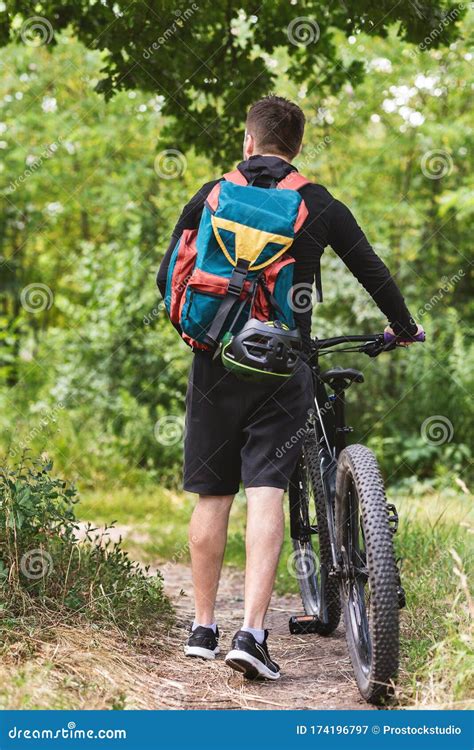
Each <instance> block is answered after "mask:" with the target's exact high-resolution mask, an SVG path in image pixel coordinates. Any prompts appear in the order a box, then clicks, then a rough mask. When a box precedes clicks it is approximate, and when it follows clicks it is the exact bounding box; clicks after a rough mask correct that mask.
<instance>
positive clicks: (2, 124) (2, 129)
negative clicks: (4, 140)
mask: <svg viewBox="0 0 474 750" xmlns="http://www.w3.org/2000/svg"><path fill="white" fill-rule="evenodd" d="M7 129H8V128H7V123H6V122H0V133H5V132H6V130H7Z"/></svg>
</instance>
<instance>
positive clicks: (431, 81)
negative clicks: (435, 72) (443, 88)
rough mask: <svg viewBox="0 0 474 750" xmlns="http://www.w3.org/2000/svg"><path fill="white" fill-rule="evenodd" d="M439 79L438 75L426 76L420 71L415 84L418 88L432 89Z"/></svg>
mask: <svg viewBox="0 0 474 750" xmlns="http://www.w3.org/2000/svg"><path fill="white" fill-rule="evenodd" d="M438 81H439V78H438V77H435V76H425V75H423V73H419V74H418V75H417V76H416V78H415V86H416V88H417V89H426V91H431V90H432V89H433V88H434V86H435V85H436V84H437V83H438Z"/></svg>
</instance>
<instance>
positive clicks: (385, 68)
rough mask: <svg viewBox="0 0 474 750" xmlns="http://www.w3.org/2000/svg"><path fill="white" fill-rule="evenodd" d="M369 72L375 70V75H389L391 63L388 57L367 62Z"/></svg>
mask: <svg viewBox="0 0 474 750" xmlns="http://www.w3.org/2000/svg"><path fill="white" fill-rule="evenodd" d="M368 67H369V70H376V71H377V73H391V72H392V63H391V61H390V60H389V59H388V57H375V58H374V59H373V60H371V61H370V62H369V66H368Z"/></svg>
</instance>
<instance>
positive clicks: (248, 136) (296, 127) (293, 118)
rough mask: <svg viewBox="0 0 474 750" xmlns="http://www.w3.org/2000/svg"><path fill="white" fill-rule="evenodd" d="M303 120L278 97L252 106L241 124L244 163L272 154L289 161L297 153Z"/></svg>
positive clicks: (297, 109)
mask: <svg viewBox="0 0 474 750" xmlns="http://www.w3.org/2000/svg"><path fill="white" fill-rule="evenodd" d="M304 124H305V116H304V114H303V112H302V110H301V109H300V108H299V107H298V105H297V104H293V102H290V101H289V100H288V99H284V98H283V97H282V96H265V97H264V98H263V99H260V100H259V101H258V102H256V103H255V104H253V105H252V106H251V107H250V109H249V111H248V114H247V121H246V123H245V139H244V159H248V158H249V157H250V156H252V155H254V154H274V155H276V156H281V157H282V158H283V159H286V160H287V161H291V160H292V159H294V158H295V157H296V156H298V154H299V152H300V151H301V143H302V141H303V133H304Z"/></svg>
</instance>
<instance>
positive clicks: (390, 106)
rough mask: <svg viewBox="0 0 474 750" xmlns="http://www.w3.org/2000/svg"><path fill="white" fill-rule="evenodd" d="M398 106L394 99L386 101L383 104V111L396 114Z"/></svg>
mask: <svg viewBox="0 0 474 750" xmlns="http://www.w3.org/2000/svg"><path fill="white" fill-rule="evenodd" d="M396 108H397V105H396V104H395V102H394V101H393V99H384V100H383V102H382V109H383V111H384V112H395V110H396Z"/></svg>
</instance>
